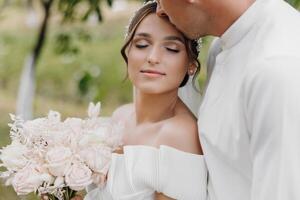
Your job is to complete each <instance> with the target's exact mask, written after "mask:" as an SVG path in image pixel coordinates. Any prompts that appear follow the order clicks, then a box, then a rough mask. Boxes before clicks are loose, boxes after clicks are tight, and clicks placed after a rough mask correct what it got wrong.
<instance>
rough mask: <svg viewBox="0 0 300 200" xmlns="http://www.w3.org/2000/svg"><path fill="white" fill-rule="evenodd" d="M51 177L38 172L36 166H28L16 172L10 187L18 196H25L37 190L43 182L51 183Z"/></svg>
mask: <svg viewBox="0 0 300 200" xmlns="http://www.w3.org/2000/svg"><path fill="white" fill-rule="evenodd" d="M51 180H52V176H51V175H49V174H44V173H42V172H41V171H39V167H38V166H34V165H28V166H26V167H24V168H23V169H22V170H20V171H18V172H17V173H16V175H15V176H14V178H13V180H12V186H13V188H14V189H15V191H16V193H17V194H18V195H27V194H29V193H31V192H34V191H36V190H37V188H38V187H39V186H40V185H41V184H42V183H43V182H44V181H45V182H51Z"/></svg>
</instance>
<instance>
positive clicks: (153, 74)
mask: <svg viewBox="0 0 300 200" xmlns="http://www.w3.org/2000/svg"><path fill="white" fill-rule="evenodd" d="M140 72H141V73H142V74H144V75H146V76H150V77H159V76H165V75H166V73H164V72H160V71H157V70H151V69H147V70H141V71H140Z"/></svg>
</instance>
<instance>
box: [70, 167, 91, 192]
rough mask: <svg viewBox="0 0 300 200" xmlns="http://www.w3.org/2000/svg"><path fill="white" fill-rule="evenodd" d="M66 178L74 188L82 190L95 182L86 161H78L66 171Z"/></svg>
mask: <svg viewBox="0 0 300 200" xmlns="http://www.w3.org/2000/svg"><path fill="white" fill-rule="evenodd" d="M65 180H66V183H67V186H69V187H70V188H71V189H72V190H75V191H80V190H83V189H84V188H85V187H86V186H88V185H90V184H91V183H92V182H93V180H92V171H91V170H90V169H89V168H88V167H87V166H86V165H85V164H84V163H80V162H76V163H74V164H73V165H72V166H71V168H70V169H69V170H68V172H67V173H66V176H65Z"/></svg>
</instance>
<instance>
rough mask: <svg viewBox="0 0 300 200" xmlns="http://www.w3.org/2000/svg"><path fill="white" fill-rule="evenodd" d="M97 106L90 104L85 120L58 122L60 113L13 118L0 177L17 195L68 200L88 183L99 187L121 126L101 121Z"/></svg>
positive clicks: (0, 153)
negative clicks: (33, 117) (40, 116)
mask: <svg viewBox="0 0 300 200" xmlns="http://www.w3.org/2000/svg"><path fill="white" fill-rule="evenodd" d="M99 113H100V103H97V104H96V105H94V104H93V103H90V105H89V108H88V117H87V118H86V119H80V118H67V119H65V120H64V121H61V115H60V113H58V112H55V111H50V112H49V114H48V116H47V117H44V118H37V119H34V120H29V121H24V120H23V119H22V118H20V117H17V116H14V115H11V119H12V121H13V122H12V123H11V124H9V126H10V127H11V130H10V137H11V140H12V142H11V144H10V145H8V146H6V147H4V148H2V149H1V150H0V160H1V162H2V163H1V165H0V166H1V167H5V168H6V169H7V171H4V172H0V177H1V178H2V179H4V180H5V184H6V185H12V186H13V188H14V190H15V191H16V193H17V194H18V195H27V194H29V193H31V192H36V194H38V195H39V196H47V198H48V199H51V200H54V199H58V200H69V199H71V198H72V197H74V196H75V193H76V191H80V190H83V189H84V188H85V187H86V186H88V185H89V184H91V183H94V184H97V185H99V186H103V185H104V183H105V180H106V174H107V171H108V168H109V165H110V160H111V153H112V152H113V151H115V150H116V149H117V148H118V147H119V146H120V145H121V131H122V129H123V125H122V124H120V123H117V122H114V121H113V120H112V119H111V118H103V117H99Z"/></svg>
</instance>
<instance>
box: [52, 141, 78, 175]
mask: <svg viewBox="0 0 300 200" xmlns="http://www.w3.org/2000/svg"><path fill="white" fill-rule="evenodd" d="M71 159H72V151H71V150H70V149H69V148H67V147H63V146H59V147H54V148H53V149H51V150H49V151H48V152H47V154H46V162H47V165H46V166H47V167H48V169H49V171H50V173H51V174H52V175H53V176H64V175H65V174H66V171H67V170H68V169H69V168H70V166H71V161H72V160H71Z"/></svg>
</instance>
